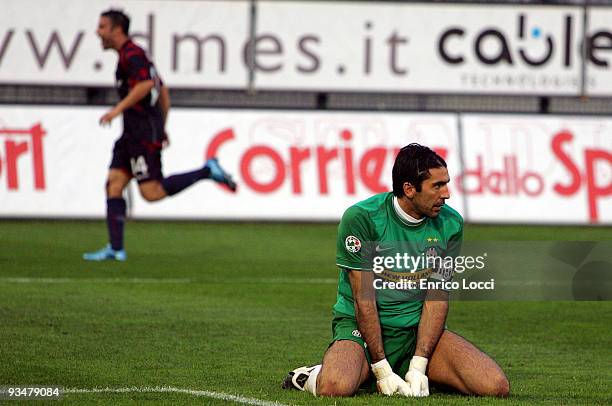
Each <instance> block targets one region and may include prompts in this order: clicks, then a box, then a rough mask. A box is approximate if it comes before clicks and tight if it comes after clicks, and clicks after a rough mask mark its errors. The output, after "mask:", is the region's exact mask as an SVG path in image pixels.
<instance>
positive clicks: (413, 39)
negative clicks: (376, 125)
mask: <svg viewBox="0 0 612 406" xmlns="http://www.w3.org/2000/svg"><path fill="white" fill-rule="evenodd" d="M113 5H114V3H112V2H110V1H108V0H91V1H87V2H84V1H80V0H51V1H46V2H41V1H37V0H4V1H3V2H2V7H3V12H2V13H0V27H1V28H0V83H28V84H31V83H38V84H63V85H96V86H98V85H99V86H109V85H111V84H112V82H113V78H114V69H115V65H116V55H115V53H114V52H112V51H109V52H103V51H102V49H101V46H100V41H99V39H98V38H97V36H96V33H95V30H96V26H97V21H98V17H99V14H100V12H101V11H103V10H106V9H108V8H109V7H111V6H113ZM256 5H257V13H256V14H257V19H256V21H257V22H256V39H255V41H254V43H252V42H251V41H250V40H249V38H250V20H249V15H250V14H249V13H250V11H249V10H250V9H249V7H250V3H249V1H246V0H244V1H241V0H233V1H184V0H176V1H169V0H168V1H162V0H160V1H141V0H124V1H122V2H121V7H122V8H123V9H124V10H125V11H126V12H127V13H128V14H129V15H130V16H131V17H132V20H133V21H132V28H131V31H132V33H133V34H134V37H135V41H136V42H138V43H139V44H141V45H142V46H143V47H144V48H145V49H146V50H147V51H148V53H149V54H150V56H151V57H152V59H153V60H154V62H155V64H156V66H157V68H158V71H159V72H160V74H161V76H162V78H163V79H164V80H165V82H166V83H167V84H168V85H170V86H173V87H183V88H243V89H244V88H246V86H247V84H248V77H249V72H248V66H249V63H248V61H249V58H250V56H251V55H254V61H253V62H254V66H255V76H254V79H255V81H254V84H255V86H256V87H257V88H258V89H276V90H309V91H315V90H323V91H344V90H353V91H373V92H380V91H385V92H433V93H479V94H480V93H495V94H536V95H540V94H547V95H576V94H578V93H579V92H580V89H581V76H580V75H581V44H582V43H583V39H582V32H583V28H582V21H583V19H582V8H581V7H578V6H532V5H515V6H507V5H466V4H418V3H408V4H402V3H377V2H371V3H357V2H353V3H351V2H322V1H316V2H314V1H313V2H298V1H258V2H257V3H256ZM592 10H594V11H593V12H591V13H590V21H591V25H590V26H591V28H589V30H588V32H589V34H588V38H587V41H588V44H589V47H588V58H587V59H588V60H587V65H586V68H587V73H588V74H589V77H588V81H587V84H588V86H587V89H588V91H589V92H591V93H592V94H597V95H605V94H607V95H610V94H612V89H611V88H610V86H611V85H610V84H609V82H610V81H609V80H605V78H606V77H607V76H609V72H610V65H609V63H608V59H610V58H612V56H610V55H609V54H610V48H611V47H612V44H611V41H612V40H611V38H612V31H611V29H610V22H611V21H612V19H611V18H612V14H611V13H612V12H610V11H608V10H607V9H602V8H593V9H592Z"/></svg>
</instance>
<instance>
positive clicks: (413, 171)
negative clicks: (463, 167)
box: [393, 143, 446, 197]
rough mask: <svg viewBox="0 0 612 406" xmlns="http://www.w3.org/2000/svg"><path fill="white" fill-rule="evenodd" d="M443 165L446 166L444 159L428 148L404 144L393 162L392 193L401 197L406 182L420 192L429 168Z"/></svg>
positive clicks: (414, 144) (427, 177)
mask: <svg viewBox="0 0 612 406" xmlns="http://www.w3.org/2000/svg"><path fill="white" fill-rule="evenodd" d="M443 167H444V168H446V162H445V161H444V159H442V157H441V156H440V155H438V154H436V153H435V151H433V150H431V149H430V148H428V147H426V146H424V145H420V144H416V143H413V144H409V145H406V146H405V147H404V148H402V149H400V151H399V153H398V154H397V157H395V163H394V164H393V194H394V195H395V196H397V197H403V196H404V183H406V182H408V183H410V184H411V185H412V186H414V187H415V188H416V191H417V192H420V191H421V186H422V184H423V181H424V180H426V179H429V177H430V176H431V174H430V173H429V170H430V169H433V168H443Z"/></svg>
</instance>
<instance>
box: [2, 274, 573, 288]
mask: <svg viewBox="0 0 612 406" xmlns="http://www.w3.org/2000/svg"><path fill="white" fill-rule="evenodd" d="M0 283H25V284H27V283H32V284H34V283H41V284H44V283H58V284H60V283H93V284H96V283H98V284H106V283H109V284H110V283H116V284H143V285H144V284H164V283H168V284H190V283H202V284H207V285H215V284H221V285H222V284H226V283H231V284H246V285H248V284H264V285H265V284H270V285H273V284H282V285H308V284H312V285H331V284H334V285H335V284H337V283H338V279H336V278H256V277H254V278H235V277H231V276H230V277H228V278H227V279H226V280H214V281H205V280H201V281H200V280H197V279H189V278H44V277H10V276H5V277H0ZM496 284H497V285H498V286H503V287H529V286H548V287H550V286H569V282H567V281H544V280H543V281H528V280H523V281H505V280H500V281H496Z"/></svg>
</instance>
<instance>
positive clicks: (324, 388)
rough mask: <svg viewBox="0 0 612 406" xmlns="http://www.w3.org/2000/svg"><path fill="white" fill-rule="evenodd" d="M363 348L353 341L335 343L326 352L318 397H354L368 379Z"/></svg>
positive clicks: (318, 386)
mask: <svg viewBox="0 0 612 406" xmlns="http://www.w3.org/2000/svg"><path fill="white" fill-rule="evenodd" d="M369 373H370V367H369V365H368V360H367V358H366V356H365V352H364V350H363V347H362V346H361V345H359V344H358V343H356V342H355V341H351V340H340V341H335V342H334V343H333V344H332V345H331V346H330V347H329V348H328V350H327V352H325V356H324V357H323V365H322V367H321V372H319V376H318V377H317V385H316V394H317V396H353V395H354V394H355V393H357V390H358V389H359V386H361V384H362V383H363V382H365V380H366V379H367V378H368V375H369Z"/></svg>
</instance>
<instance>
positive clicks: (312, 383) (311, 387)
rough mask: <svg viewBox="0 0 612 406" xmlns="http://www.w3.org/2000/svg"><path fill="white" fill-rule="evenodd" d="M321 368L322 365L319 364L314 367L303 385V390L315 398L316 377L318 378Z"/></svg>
mask: <svg viewBox="0 0 612 406" xmlns="http://www.w3.org/2000/svg"><path fill="white" fill-rule="evenodd" d="M321 366H322V365H320V364H319V365H317V366H315V367H314V369H313V370H312V372H311V373H310V376H309V377H308V379H307V380H306V383H305V384H304V390H305V391H306V392H310V393H312V394H313V395H315V396H317V376H319V372H321Z"/></svg>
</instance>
